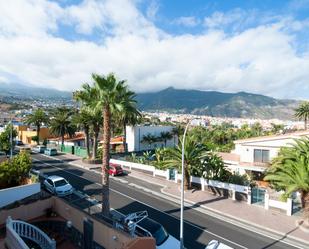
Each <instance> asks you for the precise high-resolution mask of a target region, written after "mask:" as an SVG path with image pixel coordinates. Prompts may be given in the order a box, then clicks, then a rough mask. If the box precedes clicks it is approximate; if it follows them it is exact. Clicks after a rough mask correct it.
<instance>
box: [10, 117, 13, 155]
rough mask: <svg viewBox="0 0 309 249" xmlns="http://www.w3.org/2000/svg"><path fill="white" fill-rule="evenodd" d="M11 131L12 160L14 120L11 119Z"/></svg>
mask: <svg viewBox="0 0 309 249" xmlns="http://www.w3.org/2000/svg"><path fill="white" fill-rule="evenodd" d="M10 123H11V129H10V143H11V153H10V158H11V159H12V157H13V123H12V118H11V122H10Z"/></svg>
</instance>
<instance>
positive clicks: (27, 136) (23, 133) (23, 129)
mask: <svg viewBox="0 0 309 249" xmlns="http://www.w3.org/2000/svg"><path fill="white" fill-rule="evenodd" d="M14 128H15V129H16V131H17V138H18V140H20V141H22V142H23V143H24V144H36V142H35V141H33V140H32V138H33V137H35V136H36V135H37V131H36V128H35V127H32V126H28V125H16V126H14ZM39 136H40V141H43V140H45V139H47V138H48V137H49V129H48V127H41V129H40V134H39Z"/></svg>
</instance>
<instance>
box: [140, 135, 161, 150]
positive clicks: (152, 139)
mask: <svg viewBox="0 0 309 249" xmlns="http://www.w3.org/2000/svg"><path fill="white" fill-rule="evenodd" d="M157 141H158V138H157V137H156V136H154V135H152V134H150V133H149V134H147V135H144V136H143V138H142V140H141V143H147V144H148V145H149V148H150V147H151V145H152V144H153V143H155V142H157Z"/></svg>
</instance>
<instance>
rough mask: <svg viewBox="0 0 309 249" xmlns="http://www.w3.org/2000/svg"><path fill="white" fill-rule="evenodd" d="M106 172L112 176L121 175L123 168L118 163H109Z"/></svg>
mask: <svg viewBox="0 0 309 249" xmlns="http://www.w3.org/2000/svg"><path fill="white" fill-rule="evenodd" d="M108 173H109V174H110V175H112V176H117V175H122V174H123V170H122V168H121V166H120V165H118V164H112V163H111V164H110V165H109V171H108Z"/></svg>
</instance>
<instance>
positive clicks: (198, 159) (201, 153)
mask: <svg viewBox="0 0 309 249" xmlns="http://www.w3.org/2000/svg"><path fill="white" fill-rule="evenodd" d="M184 149H185V150H184V175H185V178H184V187H185V189H186V190H187V189H189V188H191V182H190V173H191V171H192V168H193V167H196V166H197V165H200V164H201V163H202V160H203V159H204V157H205V156H206V152H207V149H206V147H205V146H204V145H202V144H200V143H199V142H197V141H196V140H195V139H194V138H193V137H192V136H187V137H186V139H185V145H184ZM164 163H165V166H166V167H177V168H178V169H179V170H181V164H182V140H181V141H180V143H179V145H178V146H177V147H176V148H168V149H166V161H165V162H164Z"/></svg>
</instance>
